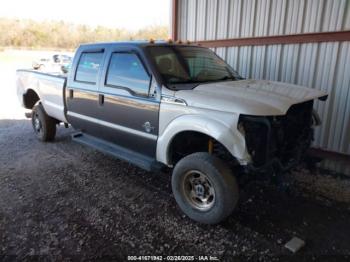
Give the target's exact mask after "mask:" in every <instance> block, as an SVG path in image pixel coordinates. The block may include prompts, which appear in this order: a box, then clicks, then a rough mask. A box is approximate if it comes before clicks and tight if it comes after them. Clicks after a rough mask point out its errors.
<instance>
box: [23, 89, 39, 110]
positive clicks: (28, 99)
mask: <svg viewBox="0 0 350 262" xmlns="http://www.w3.org/2000/svg"><path fill="white" fill-rule="evenodd" d="M38 101H40V97H39V95H38V93H37V92H36V91H34V90H33V89H32V88H29V89H28V90H27V91H26V92H25V93H24V94H23V105H24V107H25V108H27V109H32V108H33V106H34V105H35V104H36V103H37V102H38Z"/></svg>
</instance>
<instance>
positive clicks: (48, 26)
mask: <svg viewBox="0 0 350 262" xmlns="http://www.w3.org/2000/svg"><path fill="white" fill-rule="evenodd" d="M167 37H168V27H167V26H150V27H146V28H143V29H140V30H138V31H136V32H131V31H128V30H125V29H119V28H109V27H104V26H96V27H91V26H87V25H77V24H72V23H67V22H64V21H45V22H38V21H34V20H29V19H26V20H18V19H9V18H0V46H12V47H31V48H62V49H74V48H76V47H77V46H78V45H79V44H80V43H87V42H102V41H119V40H144V39H146V40H148V39H150V38H152V39H166V38H167Z"/></svg>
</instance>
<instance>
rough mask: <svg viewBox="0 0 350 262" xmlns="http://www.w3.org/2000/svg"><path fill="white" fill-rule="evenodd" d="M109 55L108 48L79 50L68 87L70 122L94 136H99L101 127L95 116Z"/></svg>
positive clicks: (97, 110)
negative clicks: (99, 90) (106, 59)
mask: <svg viewBox="0 0 350 262" xmlns="http://www.w3.org/2000/svg"><path fill="white" fill-rule="evenodd" d="M105 56H106V52H105V49H104V48H85V49H84V50H82V51H80V50H79V51H78V52H77V53H76V58H75V59H74V60H77V61H73V68H72V69H74V70H73V72H71V73H70V74H69V79H68V82H67V88H66V107H67V113H66V115H67V119H68V122H69V123H70V124H71V125H72V126H73V127H74V128H75V129H78V130H81V131H82V132H83V133H87V134H90V135H93V136H98V135H99V133H100V130H101V129H100V128H99V127H98V126H97V125H96V123H95V122H94V120H96V119H98V118H99V104H98V99H99V92H98V85H99V83H100V79H101V75H102V69H103V61H104V59H105Z"/></svg>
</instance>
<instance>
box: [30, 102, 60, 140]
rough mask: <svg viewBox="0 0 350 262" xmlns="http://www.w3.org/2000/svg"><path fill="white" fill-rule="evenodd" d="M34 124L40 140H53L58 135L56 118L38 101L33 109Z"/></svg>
mask: <svg viewBox="0 0 350 262" xmlns="http://www.w3.org/2000/svg"><path fill="white" fill-rule="evenodd" d="M32 126H33V129H34V132H35V134H36V136H37V137H38V139H39V140H41V141H43V142H47V141H52V140H54V138H55V135H56V120H55V119H53V118H52V117H50V116H48V115H47V114H46V112H45V110H44V107H43V106H42V105H41V104H40V103H38V104H36V105H35V106H34V107H33V110H32Z"/></svg>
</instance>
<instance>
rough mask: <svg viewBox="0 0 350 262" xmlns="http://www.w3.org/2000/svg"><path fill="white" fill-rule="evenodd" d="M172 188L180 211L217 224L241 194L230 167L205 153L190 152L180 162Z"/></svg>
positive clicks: (197, 219) (196, 218)
mask: <svg viewBox="0 0 350 262" xmlns="http://www.w3.org/2000/svg"><path fill="white" fill-rule="evenodd" d="M172 190H173V193H174V197H175V199H176V202H177V203H178V205H179V207H180V208H181V210H182V211H183V212H184V213H185V214H186V215H187V216H189V217H190V218H191V219H193V220H195V221H198V222H200V223H205V224H216V223H219V222H220V221H222V220H224V219H225V218H226V217H227V216H229V215H230V214H231V213H232V211H233V210H234V208H235V206H236V204H237V201H238V194H239V193H238V186H237V182H236V179H235V177H234V176H233V174H232V172H231V170H230V168H229V167H228V166H227V165H226V164H224V163H223V162H222V161H221V160H220V159H219V158H217V157H215V156H213V155H210V154H208V153H205V152H200V153H194V154H191V155H189V156H186V157H184V158H183V159H181V160H180V161H179V162H178V163H177V165H176V166H175V168H174V171H173V175H172Z"/></svg>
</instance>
